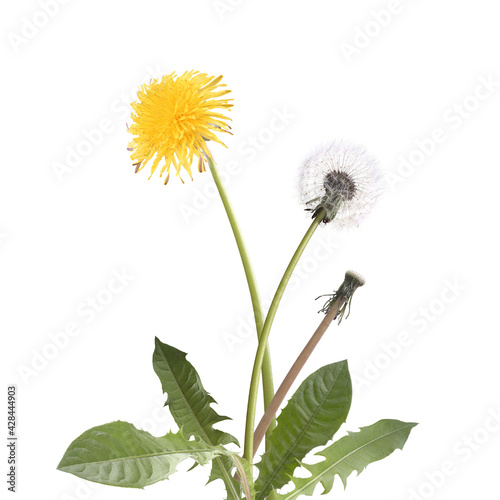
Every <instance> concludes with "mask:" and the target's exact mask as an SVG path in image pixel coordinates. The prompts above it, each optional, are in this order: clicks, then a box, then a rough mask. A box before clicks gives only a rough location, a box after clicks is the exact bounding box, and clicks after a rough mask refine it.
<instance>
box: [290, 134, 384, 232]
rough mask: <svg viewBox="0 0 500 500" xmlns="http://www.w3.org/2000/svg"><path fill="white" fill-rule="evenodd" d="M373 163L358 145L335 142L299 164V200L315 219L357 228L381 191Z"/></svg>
mask: <svg viewBox="0 0 500 500" xmlns="http://www.w3.org/2000/svg"><path fill="white" fill-rule="evenodd" d="M381 180H382V175H381V173H380V170H379V168H378V162H377V160H376V159H375V158H374V157H372V156H371V155H369V154H368V153H367V152H366V151H365V149H364V148H363V147H361V146H358V145H355V144H350V143H348V142H345V141H335V142H333V143H330V144H327V145H325V146H322V147H321V148H319V149H318V150H317V151H315V152H314V153H313V154H312V155H310V156H309V157H308V158H307V159H306V160H305V161H304V163H303V164H302V168H301V170H300V175H299V193H300V200H301V202H302V203H303V204H304V205H305V207H306V208H305V209H306V210H307V211H308V212H312V216H313V217H316V215H318V214H319V212H320V211H321V210H322V209H323V208H324V209H325V210H326V212H327V215H326V216H325V217H324V219H323V222H324V223H331V224H332V225H333V226H334V227H336V228H338V229H344V228H350V227H357V226H358V225H359V223H360V222H361V220H362V219H363V218H364V217H365V216H366V215H367V214H368V213H369V212H370V210H371V209H372V208H373V206H374V205H375V202H376V200H377V198H378V197H379V195H380V194H381V192H382V182H381Z"/></svg>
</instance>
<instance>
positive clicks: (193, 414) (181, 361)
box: [153, 339, 241, 500]
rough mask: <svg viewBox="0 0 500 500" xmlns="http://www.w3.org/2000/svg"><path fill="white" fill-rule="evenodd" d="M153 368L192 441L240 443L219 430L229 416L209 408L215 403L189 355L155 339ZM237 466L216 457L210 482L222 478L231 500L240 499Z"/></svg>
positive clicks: (225, 458)
mask: <svg viewBox="0 0 500 500" xmlns="http://www.w3.org/2000/svg"><path fill="white" fill-rule="evenodd" d="M155 343H156V346H155V351H154V354H153V368H154V370H155V372H156V374H157V375H158V377H159V379H160V381H161V385H162V388H163V391H164V392H166V393H167V395H168V399H167V403H166V405H168V407H169V409H170V413H172V416H173V417H174V420H175V422H176V424H177V425H178V426H179V427H181V428H182V430H183V432H184V435H185V436H186V437H187V438H189V437H191V436H197V437H199V438H201V439H202V440H203V441H204V442H206V443H207V444H209V445H212V446H216V445H224V444H228V443H235V444H238V440H237V439H236V438H235V437H234V436H231V434H228V433H226V432H223V431H221V430H218V429H214V428H213V426H214V424H216V423H218V422H221V421H223V420H228V417H223V416H221V415H218V414H217V413H216V412H215V410H214V409H213V408H212V407H211V406H210V405H211V404H212V403H215V400H214V399H213V398H212V396H210V394H208V392H207V391H205V389H204V388H203V385H202V383H201V380H200V377H199V375H198V373H197V372H196V370H195V369H194V367H193V365H192V364H191V363H189V361H187V360H186V353H185V352H182V351H179V350H178V349H175V348H174V347H172V346H169V345H167V344H163V343H162V342H160V340H158V339H155ZM233 468H234V464H233V462H232V460H231V458H230V457H217V458H215V459H214V461H213V466H212V471H211V474H210V478H209V480H208V482H211V481H215V480H216V479H222V480H223V481H224V484H225V486H226V490H227V492H228V497H229V499H230V500H233V499H234V500H239V499H240V498H241V485H240V483H238V482H237V481H235V480H234V479H233V477H232V474H231V470H232V469H233Z"/></svg>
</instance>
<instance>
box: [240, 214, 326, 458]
mask: <svg viewBox="0 0 500 500" xmlns="http://www.w3.org/2000/svg"><path fill="white" fill-rule="evenodd" d="M325 215H326V210H325V209H324V208H323V209H321V210H320V211H319V212H318V214H317V215H316V217H315V218H314V220H313V221H312V224H311V225H310V226H309V229H308V230H307V232H306V234H305V235H304V237H303V238H302V241H301V242H300V244H299V246H298V247H297V250H295V253H294V254H293V257H292V260H290V263H289V264H288V267H287V268H286V270H285V274H284V275H283V278H281V281H280V284H279V285H278V289H277V290H276V293H275V294H274V297H273V301H272V302H271V306H270V308H269V312H268V313H267V316H266V321H265V323H264V327H263V328H262V333H261V336H260V341H259V347H258V348H257V354H256V355H255V362H254V365H253V371H252V380H251V383H250V392H249V395H248V407H247V418H246V426H245V453H244V455H243V456H244V458H246V459H247V460H248V461H250V462H251V461H252V458H253V434H254V427H255V410H256V408H257V395H258V389H259V378H260V371H261V367H262V363H263V361H264V357H265V346H266V345H267V341H268V339H269V333H270V331H271V326H272V324H273V321H274V317H275V315H276V311H277V310H278V306H279V304H280V302H281V297H283V293H284V292H285V289H286V286H287V285H288V282H289V280H290V278H291V276H292V273H293V271H294V269H295V266H296V265H297V263H298V261H299V259H300V257H301V255H302V253H303V252H304V250H305V248H306V246H307V244H308V243H309V240H310V239H311V237H312V235H313V234H314V232H315V231H316V229H317V228H318V226H319V224H320V223H321V221H322V220H323V218H324V217H325Z"/></svg>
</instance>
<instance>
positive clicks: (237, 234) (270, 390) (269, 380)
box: [208, 158, 274, 429]
mask: <svg viewBox="0 0 500 500" xmlns="http://www.w3.org/2000/svg"><path fill="white" fill-rule="evenodd" d="M208 165H209V166H210V171H211V172H212V176H213V178H214V181H215V185H216V186H217V190H218V191H219V195H220V197H221V200H222V204H223V205H224V209H225V210H226V214H227V218H228V219H229V223H230V224H231V229H232V230H233V234H234V239H235V240H236V245H237V246H238V250H239V252H240V257H241V262H242V263H243V268H244V270H245V276H246V279H247V282H248V289H249V291H250V297H251V299H252V307H253V312H254V316H255V326H256V329H257V338H258V339H259V341H260V337H261V332H262V328H263V325H264V315H263V314H262V306H261V302H260V297H259V290H258V288H257V281H256V279H255V274H254V272H253V268H252V264H251V262H250V257H249V255H248V251H247V249H246V246H245V241H244V240H243V236H242V234H241V230H240V227H239V225H238V221H237V220H236V216H235V214H234V211H233V207H232V206H231V202H230V201H229V198H228V196H227V192H226V189H225V187H224V184H223V182H222V180H221V178H220V176H219V172H218V170H217V167H216V166H215V163H214V162H213V161H212V160H211V159H210V158H208ZM261 368H262V388H263V392H264V410H265V409H266V408H267V407H268V406H269V404H270V403H271V401H272V399H273V397H274V385H273V371H272V366H271V355H270V352H269V346H268V345H267V343H266V346H265V350H264V359H263V363H262V367H261ZM272 427H274V425H273V426H272ZM270 429H271V426H270Z"/></svg>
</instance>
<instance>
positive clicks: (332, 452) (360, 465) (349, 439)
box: [272, 420, 417, 500]
mask: <svg viewBox="0 0 500 500" xmlns="http://www.w3.org/2000/svg"><path fill="white" fill-rule="evenodd" d="M416 425H417V424H414V423H406V422H400V421H399V420H380V421H379V422H377V423H376V424H373V425H370V426H369V427H361V428H360V430H359V432H350V433H349V434H348V435H347V436H345V437H343V438H341V439H339V440H338V441H337V442H335V443H333V444H332V445H331V446H329V447H328V448H326V449H324V450H322V451H320V452H318V453H316V455H319V456H322V457H325V460H323V461H322V462H320V463H317V464H314V465H308V464H304V463H302V464H301V465H302V467H304V468H305V469H307V470H308V471H309V472H310V474H311V477H309V478H306V479H302V478H294V477H292V478H291V480H292V481H293V483H294V486H295V488H294V490H293V491H292V492H290V493H286V494H284V495H280V494H276V493H275V492H273V497H272V498H273V500H293V499H295V498H298V497H299V496H301V495H308V496H311V495H312V494H313V493H314V489H315V487H316V486H317V484H318V483H321V484H322V486H323V488H324V490H325V491H324V493H328V492H329V491H330V490H331V489H332V487H333V481H334V479H335V476H336V475H338V476H339V477H340V479H341V480H342V483H343V484H344V487H345V486H346V483H347V478H348V477H349V475H350V474H351V473H352V472H354V471H357V472H358V474H360V473H361V472H362V471H363V470H364V469H365V468H366V467H367V466H368V465H369V464H371V463H373V462H376V461H378V460H382V459H383V458H385V457H387V456H389V455H390V454H391V453H392V452H393V451H394V450H396V449H400V450H402V449H403V446H404V445H405V443H406V440H407V439H408V436H409V435H410V432H411V430H412V429H413V427H415V426H416Z"/></svg>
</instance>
